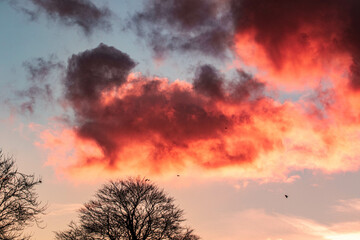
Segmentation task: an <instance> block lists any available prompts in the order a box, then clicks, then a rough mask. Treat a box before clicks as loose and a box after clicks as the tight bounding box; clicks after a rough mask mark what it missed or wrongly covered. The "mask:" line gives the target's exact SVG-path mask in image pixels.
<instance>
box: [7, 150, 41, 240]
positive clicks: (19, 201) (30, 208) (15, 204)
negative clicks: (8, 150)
mask: <svg viewBox="0 0 360 240" xmlns="http://www.w3.org/2000/svg"><path fill="white" fill-rule="evenodd" d="M40 183H41V180H40V179H38V178H35V176H34V175H27V174H24V173H21V172H18V170H17V168H16V167H15V161H14V160H13V158H11V157H5V156H4V155H3V153H2V151H1V150H0V239H4V240H13V239H28V238H29V237H21V235H22V231H23V230H24V229H25V228H26V227H27V226H29V225H30V224H32V223H34V222H35V223H36V224H39V223H40V222H41V220H40V218H39V215H40V214H43V213H44V211H45V209H46V207H45V206H41V202H40V201H38V195H37V193H36V192H35V186H36V185H38V184H40Z"/></svg>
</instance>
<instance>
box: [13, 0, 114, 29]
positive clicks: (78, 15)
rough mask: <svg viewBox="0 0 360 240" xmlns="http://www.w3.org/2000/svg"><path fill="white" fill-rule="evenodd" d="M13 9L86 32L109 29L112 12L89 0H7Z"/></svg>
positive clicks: (35, 17) (32, 17) (34, 17)
mask: <svg viewBox="0 0 360 240" xmlns="http://www.w3.org/2000/svg"><path fill="white" fill-rule="evenodd" d="M8 2H9V3H10V4H11V6H13V7H14V8H15V9H17V10H20V11H22V12H23V13H25V14H27V15H28V16H30V19H32V20H35V19H37V18H38V15H39V14H40V13H45V14H46V16H47V17H48V18H49V19H52V20H54V21H59V22H60V23H62V24H64V25H66V26H74V25H76V26H78V27H80V28H81V30H82V31H83V32H84V33H85V34H86V35H89V34H91V33H92V32H93V31H94V30H95V29H102V30H109V29H111V22H110V18H111V16H112V12H111V11H110V9H108V8H107V7H101V8H100V7H97V6H96V5H95V4H93V3H92V2H91V1H90V0H31V1H29V2H31V4H29V3H26V2H25V3H24V1H18V0H8Z"/></svg>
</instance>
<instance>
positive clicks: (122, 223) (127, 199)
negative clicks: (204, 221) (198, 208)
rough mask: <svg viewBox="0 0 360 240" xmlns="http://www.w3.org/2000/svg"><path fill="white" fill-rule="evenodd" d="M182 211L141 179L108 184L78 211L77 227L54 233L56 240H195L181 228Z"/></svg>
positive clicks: (73, 225)
mask: <svg viewBox="0 0 360 240" xmlns="http://www.w3.org/2000/svg"><path fill="white" fill-rule="evenodd" d="M183 215H184V213H183V210H181V209H179V208H178V207H177V206H175V204H174V199H173V198H172V197H169V196H167V195H166V194H165V193H164V191H163V190H161V189H159V188H158V187H157V186H156V185H155V184H152V183H150V182H149V181H146V180H144V179H140V178H136V179H132V178H129V179H126V180H117V181H111V182H109V183H107V184H105V185H104V186H103V187H102V188H101V189H99V190H98V191H97V193H96V195H95V198H94V199H93V200H90V201H89V202H87V203H86V204H84V207H83V208H81V209H80V210H79V225H77V224H75V223H73V222H72V223H71V224H70V225H69V229H68V230H66V231H63V232H57V233H56V239H58V240H88V239H89V240H90V239H109V240H150V239H151V240H198V239H200V238H199V237H198V236H196V235H195V234H193V230H192V229H190V228H188V227H184V226H183V225H182V223H183V222H184V221H185V219H184V217H183Z"/></svg>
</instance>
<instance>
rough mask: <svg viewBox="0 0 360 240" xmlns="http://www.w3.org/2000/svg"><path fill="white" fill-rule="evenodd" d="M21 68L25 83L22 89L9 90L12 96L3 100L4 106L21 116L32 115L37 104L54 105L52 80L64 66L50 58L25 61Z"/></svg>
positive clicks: (52, 57) (54, 58)
mask: <svg viewBox="0 0 360 240" xmlns="http://www.w3.org/2000/svg"><path fill="white" fill-rule="evenodd" d="M23 67H24V68H25V71H26V73H27V76H26V80H27V82H26V84H24V85H25V86H24V87H22V89H18V90H11V91H13V94H12V96H11V97H9V98H8V99H6V100H5V102H6V104H7V105H8V106H10V107H12V108H13V110H15V111H17V112H20V113H22V114H24V113H30V114H32V113H34V111H35V109H36V106H37V105H38V104H45V105H46V104H54V90H55V89H54V85H55V84H54V83H55V81H54V80H53V79H56V78H57V75H56V74H58V73H61V72H62V71H63V70H64V65H63V64H62V63H61V62H59V61H57V60H56V57H55V56H50V57H49V58H48V59H44V58H36V59H32V60H29V61H26V62H24V63H23Z"/></svg>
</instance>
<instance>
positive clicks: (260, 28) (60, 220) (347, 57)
mask: <svg viewBox="0 0 360 240" xmlns="http://www.w3.org/2000/svg"><path fill="white" fill-rule="evenodd" d="M359 10H360V3H359V2H358V1H356V0H342V1H340V0H327V1H322V0H319V1H313V0H301V1H300V0H293V1H287V0H197V1H192V0H147V1H145V0H144V1H141V0H138V1H131V0H120V1H115V0H93V1H90V0H29V1H21V0H0V28H1V34H0V104H1V107H0V122H1V124H0V131H1V134H0V148H1V149H2V151H3V152H4V153H5V154H7V155H8V156H12V157H14V159H16V163H17V165H18V168H19V169H20V170H21V171H22V172H25V173H34V174H36V175H38V176H41V177H42V180H43V183H42V184H41V186H39V187H38V188H37V192H38V194H39V199H40V200H41V201H42V202H44V203H47V204H48V210H47V214H46V215H44V216H43V217H42V219H43V220H44V221H43V224H42V226H41V227H42V228H39V227H37V226H33V227H31V228H29V229H27V233H31V234H32V235H33V239H37V240H47V239H53V238H54V231H60V230H64V229H66V226H67V225H68V224H69V223H70V221H71V220H74V221H76V220H77V212H76V211H77V209H79V208H80V207H81V206H82V204H84V203H85V202H87V201H89V200H90V199H91V198H92V197H93V195H94V194H95V192H96V190H97V189H98V188H100V187H101V186H102V184H104V183H106V182H107V181H109V180H110V179H118V178H120V179H123V178H127V177H137V176H140V177H146V178H149V179H151V181H152V182H153V183H155V184H157V185H158V186H159V187H161V188H163V189H164V190H165V191H166V192H167V193H168V194H169V195H170V196H173V197H174V198H175V199H176V203H177V204H178V206H179V207H180V208H181V209H184V211H185V218H186V219H187V221H186V224H187V225H189V226H191V227H192V228H194V230H195V233H196V234H197V235H199V236H200V237H201V238H202V239H205V240H242V239H252V240H300V239H301V240H304V239H306V240H355V239H359V238H360V220H359V219H360V218H359V217H360V192H359V191H358V189H357V188H358V183H359V181H360V172H359V167H360V153H359V151H358V146H359V144H360V115H359V114H360V110H359V109H360V95H359V91H360V28H359V24H360V22H359V18H358V12H359ZM177 175H180V176H179V177H178V176H177ZM284 195H288V196H289V197H288V198H285V196H284Z"/></svg>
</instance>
